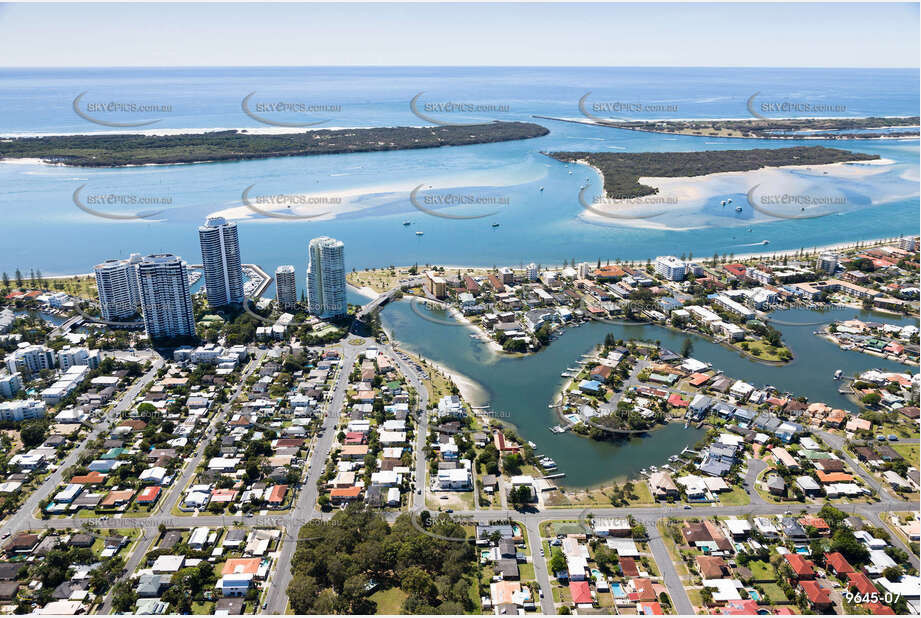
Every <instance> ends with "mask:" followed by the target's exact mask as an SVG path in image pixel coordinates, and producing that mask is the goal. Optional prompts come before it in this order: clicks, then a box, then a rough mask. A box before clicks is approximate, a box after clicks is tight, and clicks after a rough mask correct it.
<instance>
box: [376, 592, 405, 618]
mask: <svg viewBox="0 0 921 618" xmlns="http://www.w3.org/2000/svg"><path fill="white" fill-rule="evenodd" d="M407 596H408V595H407V594H406V593H405V592H403V591H402V590H400V589H399V588H388V589H386V590H378V591H377V592H375V593H374V594H372V595H371V600H372V601H374V602H375V603H377V613H378V614H389V615H394V614H399V613H400V607H402V605H403V600H404V599H405V598H406V597H407Z"/></svg>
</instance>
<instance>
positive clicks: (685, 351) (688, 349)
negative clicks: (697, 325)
mask: <svg viewBox="0 0 921 618" xmlns="http://www.w3.org/2000/svg"><path fill="white" fill-rule="evenodd" d="M693 353H694V342H693V341H691V338H690V337H685V339H684V343H683V344H682V345H681V356H684V357H685V358H687V357H689V356H690V355H691V354H693Z"/></svg>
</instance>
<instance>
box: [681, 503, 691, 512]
mask: <svg viewBox="0 0 921 618" xmlns="http://www.w3.org/2000/svg"><path fill="white" fill-rule="evenodd" d="M681 508H683V509H684V510H685V511H690V510H691V505H690V504H685V505H684V506H683V507H681Z"/></svg>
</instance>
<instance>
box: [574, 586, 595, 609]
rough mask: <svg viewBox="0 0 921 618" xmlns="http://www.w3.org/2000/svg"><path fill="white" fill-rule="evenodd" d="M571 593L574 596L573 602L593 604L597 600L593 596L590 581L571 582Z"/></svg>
mask: <svg viewBox="0 0 921 618" xmlns="http://www.w3.org/2000/svg"><path fill="white" fill-rule="evenodd" d="M569 594H570V595H571V596H572V602H573V603H575V604H576V605H577V606H578V605H589V606H590V605H592V604H593V603H594V602H595V600H594V599H593V598H592V589H591V588H590V587H589V585H588V582H569Z"/></svg>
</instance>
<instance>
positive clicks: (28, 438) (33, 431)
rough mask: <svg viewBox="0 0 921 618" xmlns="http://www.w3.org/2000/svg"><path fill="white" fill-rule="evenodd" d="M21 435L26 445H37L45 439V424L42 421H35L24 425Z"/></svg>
mask: <svg viewBox="0 0 921 618" xmlns="http://www.w3.org/2000/svg"><path fill="white" fill-rule="evenodd" d="M19 436H20V438H21V439H22V443H23V444H24V445H25V446H28V447H33V446H37V445H39V444H41V443H42V442H44V441H45V424H44V423H42V422H35V423H28V424H26V425H23V427H22V429H21V430H20V432H19Z"/></svg>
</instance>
